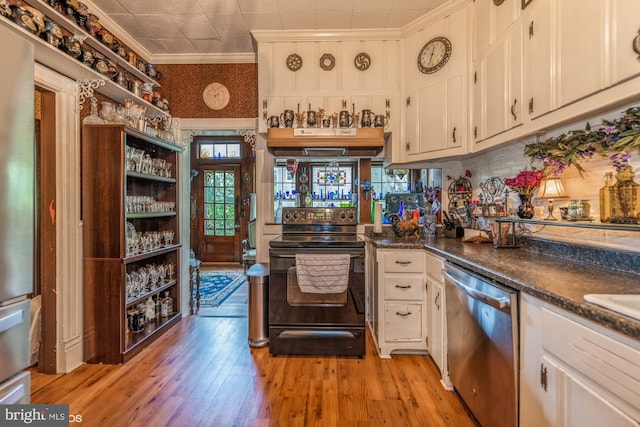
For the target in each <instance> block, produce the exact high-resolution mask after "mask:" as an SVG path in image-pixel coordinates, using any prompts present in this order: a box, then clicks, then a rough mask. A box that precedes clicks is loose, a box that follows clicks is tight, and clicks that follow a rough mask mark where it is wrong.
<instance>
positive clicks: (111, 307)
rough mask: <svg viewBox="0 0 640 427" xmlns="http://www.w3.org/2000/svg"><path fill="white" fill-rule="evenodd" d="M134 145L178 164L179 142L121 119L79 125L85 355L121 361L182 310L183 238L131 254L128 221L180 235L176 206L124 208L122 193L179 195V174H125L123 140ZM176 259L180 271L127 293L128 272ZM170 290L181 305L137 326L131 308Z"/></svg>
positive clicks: (170, 198) (167, 197)
mask: <svg viewBox="0 0 640 427" xmlns="http://www.w3.org/2000/svg"><path fill="white" fill-rule="evenodd" d="M128 144H134V145H135V146H136V147H137V148H140V149H144V150H145V151H149V152H151V151H153V152H154V156H155V157H157V158H160V159H163V160H166V161H168V162H170V163H172V164H174V165H176V166H177V165H179V156H180V149H179V148H178V147H175V146H172V145H170V144H167V143H164V142H162V141H159V140H157V139H156V138H152V137H150V136H148V135H145V134H142V133H140V132H137V131H133V130H131V129H129V128H127V127H125V126H124V125H84V126H83V128H82V157H81V158H82V212H83V227H84V230H83V231H84V232H83V252H84V268H83V274H84V304H83V305H84V317H83V327H84V333H83V336H84V343H83V356H84V360H85V361H86V362H89V363H123V362H126V361H127V360H129V359H130V358H131V357H133V355H134V354H136V353H137V352H139V351H140V350H141V349H142V348H144V347H145V346H146V345H148V344H149V343H150V342H151V341H152V340H154V339H155V338H156V337H158V336H159V335H160V334H161V333H162V332H164V331H166V330H167V329H168V328H169V327H170V326H171V325H173V324H175V323H176V322H178V321H179V320H180V318H181V314H180V307H181V304H180V295H181V292H180V277H181V276H180V274H181V273H180V270H181V265H182V264H181V257H180V250H181V248H182V245H181V244H180V243H176V244H172V245H169V246H165V247H161V248H158V249H154V250H152V251H148V252H144V253H140V254H137V255H133V256H126V255H125V254H126V247H127V245H126V243H127V242H126V240H125V235H126V232H127V221H128V220H133V221H135V226H136V228H137V229H138V230H140V231H145V232H164V231H171V232H173V233H174V239H175V240H174V241H175V242H180V222H179V215H178V213H177V212H145V213H132V214H126V213H125V195H134V196H135V195H138V196H148V197H153V198H155V199H157V200H163V201H170V202H175V203H176V207H178V202H179V199H178V191H177V189H176V185H175V180H174V179H160V180H158V179H157V178H161V177H156V176H152V177H151V178H152V179H147V178H149V176H146V174H145V176H144V179H138V178H137V177H136V178H133V179H132V178H131V177H128V176H127V174H126V173H125V156H124V152H125V145H128ZM151 262H153V263H157V264H173V265H174V266H175V277H174V278H172V280H170V281H167V282H166V283H163V284H162V285H160V286H158V287H157V288H156V289H154V290H153V291H149V292H145V294H144V295H140V296H138V297H135V298H130V299H127V286H126V276H127V274H129V273H132V272H133V271H135V270H137V269H139V268H141V267H144V266H145V264H149V263H151ZM167 291H168V292H169V294H170V296H171V298H172V299H173V302H174V310H176V312H175V313H174V314H172V316H170V317H168V318H159V319H156V320H154V321H150V322H148V324H147V325H146V326H145V330H144V331H143V332H140V333H134V332H132V331H131V330H130V329H129V325H128V323H129V322H128V309H129V308H131V307H132V306H134V305H135V304H139V303H142V302H143V301H145V300H147V299H148V298H149V297H150V296H154V295H160V294H161V293H163V292H167Z"/></svg>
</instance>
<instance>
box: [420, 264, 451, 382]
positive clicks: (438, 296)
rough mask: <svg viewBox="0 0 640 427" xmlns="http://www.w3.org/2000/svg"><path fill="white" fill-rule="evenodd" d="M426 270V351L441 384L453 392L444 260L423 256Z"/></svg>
mask: <svg viewBox="0 0 640 427" xmlns="http://www.w3.org/2000/svg"><path fill="white" fill-rule="evenodd" d="M425 262H426V270H427V296H428V304H427V307H428V309H429V311H430V322H429V341H428V350H429V354H430V355H431V357H432V358H433V361H434V362H435V363H436V365H437V366H438V369H440V374H441V376H442V380H441V383H442V385H443V387H444V388H445V389H447V390H453V386H452V385H451V380H450V379H449V368H448V366H447V312H446V307H445V301H446V298H445V294H444V292H445V286H444V277H443V275H442V270H443V268H444V260H443V259H442V258H439V257H437V256H435V255H432V254H430V253H426V254H425Z"/></svg>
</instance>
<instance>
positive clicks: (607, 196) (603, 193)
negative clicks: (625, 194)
mask: <svg viewBox="0 0 640 427" xmlns="http://www.w3.org/2000/svg"><path fill="white" fill-rule="evenodd" d="M614 182H615V181H614V180H613V172H607V173H605V174H604V187H602V188H601V189H600V222H609V220H610V218H611V196H612V194H611V187H613V184H614Z"/></svg>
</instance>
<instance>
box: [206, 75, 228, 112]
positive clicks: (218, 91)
mask: <svg viewBox="0 0 640 427" xmlns="http://www.w3.org/2000/svg"><path fill="white" fill-rule="evenodd" d="M202 99H204V103H205V104H207V107H209V108H211V109H212V110H222V109H223V108H224V107H226V106H227V104H229V90H228V89H227V88H226V87H225V85H223V84H222V83H217V82H215V83H211V84H210V85H208V86H207V87H206V88H204V91H202Z"/></svg>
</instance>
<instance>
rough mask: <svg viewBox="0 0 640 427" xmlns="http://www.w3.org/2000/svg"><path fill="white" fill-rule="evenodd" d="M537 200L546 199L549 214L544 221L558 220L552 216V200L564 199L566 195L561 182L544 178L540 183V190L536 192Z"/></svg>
mask: <svg viewBox="0 0 640 427" xmlns="http://www.w3.org/2000/svg"><path fill="white" fill-rule="evenodd" d="M536 197H538V198H539V199H547V209H548V210H549V214H548V215H547V217H546V218H544V220H545V221H557V220H558V218H556V217H554V216H553V209H554V206H553V200H554V199H566V198H567V194H566V192H565V190H564V187H563V186H562V181H560V178H545V179H543V180H542V182H541V183H540V189H539V190H538V195H537V196H536Z"/></svg>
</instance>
